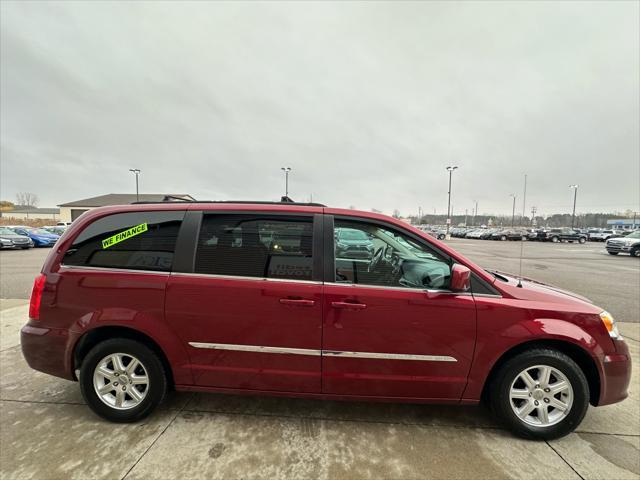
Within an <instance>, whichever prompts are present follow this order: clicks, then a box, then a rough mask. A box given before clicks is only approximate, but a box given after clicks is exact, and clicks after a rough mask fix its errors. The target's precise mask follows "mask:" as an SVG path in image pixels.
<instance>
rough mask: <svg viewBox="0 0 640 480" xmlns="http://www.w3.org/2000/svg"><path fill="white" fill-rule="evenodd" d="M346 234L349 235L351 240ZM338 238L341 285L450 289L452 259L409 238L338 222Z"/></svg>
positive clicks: (337, 269)
mask: <svg viewBox="0 0 640 480" xmlns="http://www.w3.org/2000/svg"><path fill="white" fill-rule="evenodd" d="M354 230H355V231H357V232H358V234H357V235H355V234H353V231H354ZM343 232H349V236H348V238H349V240H346V239H345V238H344V236H343ZM334 238H335V272H336V276H335V281H336V282H338V283H354V284H361V285H379V286H387V287H405V288H424V289H447V288H449V285H450V280H451V266H450V261H449V259H447V258H444V257H443V256H441V255H440V254H438V253H437V252H435V251H434V250H432V249H431V248H429V247H428V246H426V245H423V244H421V243H417V242H416V241H415V240H413V239H412V238H411V237H409V236H408V235H405V234H403V233H400V232H397V231H395V230H390V229H387V228H385V227H381V226H378V225H374V224H368V223H360V222H349V221H341V220H336V222H335V235H334Z"/></svg>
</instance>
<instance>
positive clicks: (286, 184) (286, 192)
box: [280, 167, 291, 197]
mask: <svg viewBox="0 0 640 480" xmlns="http://www.w3.org/2000/svg"><path fill="white" fill-rule="evenodd" d="M280 170H282V171H283V172H284V196H285V197H289V172H290V171H291V167H280Z"/></svg>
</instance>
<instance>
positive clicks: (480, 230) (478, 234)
mask: <svg viewBox="0 0 640 480" xmlns="http://www.w3.org/2000/svg"><path fill="white" fill-rule="evenodd" d="M486 231H487V230H486V229H485V228H478V229H476V230H471V231H470V232H467V233H466V235H465V238H476V239H477V238H480V237H481V236H482V235H483V234H484V233H485V232H486Z"/></svg>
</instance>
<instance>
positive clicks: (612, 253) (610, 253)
mask: <svg viewBox="0 0 640 480" xmlns="http://www.w3.org/2000/svg"><path fill="white" fill-rule="evenodd" d="M607 252H609V255H617V254H618V253H620V252H610V251H609V250H607Z"/></svg>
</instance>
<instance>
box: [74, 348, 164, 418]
mask: <svg viewBox="0 0 640 480" xmlns="http://www.w3.org/2000/svg"><path fill="white" fill-rule="evenodd" d="M80 390H81V392H82V396H83V397H84V400H85V401H86V402H87V405H89V407H90V408H91V410H93V411H94V412H95V413H96V414H98V415H99V416H101V417H102V418H105V419H107V420H110V421H112V422H121V423H127V422H135V421H138V420H141V419H142V418H144V417H146V416H147V415H149V414H150V413H151V412H152V411H153V410H154V409H155V408H156V407H157V406H158V405H159V404H160V402H162V399H163V398H164V395H165V393H166V390H167V378H166V373H165V371H164V368H163V366H162V362H161V360H160V359H159V358H158V356H157V355H156V353H154V352H153V351H152V350H151V349H150V348H149V347H147V346H146V345H144V344H142V343H140V342H137V341H135V340H130V339H127V338H113V339H109V340H105V341H104V342H101V343H99V344H98V345H96V346H95V347H93V348H92V349H91V350H90V351H89V353H88V354H87V355H86V357H85V358H84V360H83V361H82V366H81V368H80Z"/></svg>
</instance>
